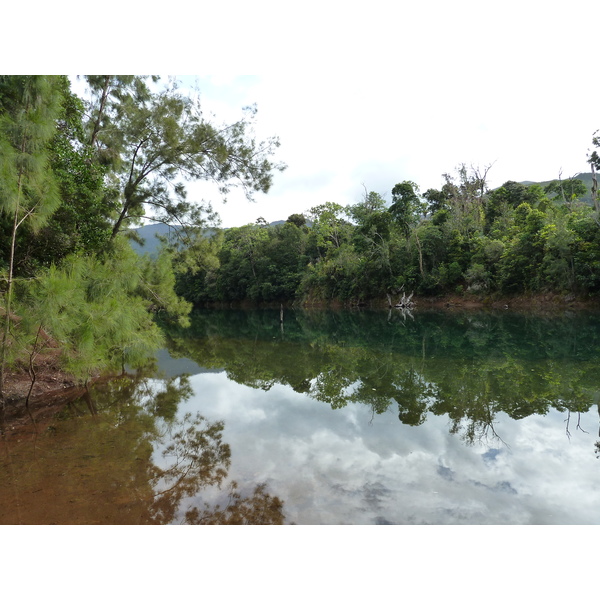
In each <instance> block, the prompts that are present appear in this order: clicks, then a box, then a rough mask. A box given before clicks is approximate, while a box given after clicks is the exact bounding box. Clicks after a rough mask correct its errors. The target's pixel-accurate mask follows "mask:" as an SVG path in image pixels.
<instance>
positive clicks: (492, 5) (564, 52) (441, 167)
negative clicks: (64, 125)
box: [1, 0, 600, 227]
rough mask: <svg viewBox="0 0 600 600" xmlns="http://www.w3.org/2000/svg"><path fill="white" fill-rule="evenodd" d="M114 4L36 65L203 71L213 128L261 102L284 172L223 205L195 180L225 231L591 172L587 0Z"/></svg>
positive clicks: (13, 41) (596, 117) (597, 117)
mask: <svg viewBox="0 0 600 600" xmlns="http://www.w3.org/2000/svg"><path fill="white" fill-rule="evenodd" d="M60 4H61V3H60V2H59V5H60ZM113 4H114V8H115V10H114V11H112V12H111V10H110V8H111V5H113ZM65 6H66V5H65ZM103 6H105V7H106V11H102V13H101V14H98V15H97V16H96V17H95V20H94V23H93V26H92V23H88V26H86V22H87V21H86V20H84V22H83V23H82V24H81V26H80V27H79V28H74V27H72V28H71V29H70V30H69V35H68V36H60V35H52V36H50V37H49V38H48V39H49V43H47V44H46V45H45V46H44V52H43V55H44V59H43V61H38V60H36V61H29V62H26V65H27V69H28V70H29V71H31V70H33V72H38V71H40V68H38V67H39V66H42V65H44V68H45V71H46V72H48V71H49V72H66V73H80V72H92V73H98V72H106V71H107V70H108V71H111V69H112V72H119V73H124V72H132V73H138V74H139V73H167V74H173V75H179V76H184V75H186V76H187V77H186V78H185V80H186V81H193V80H194V79H195V78H196V77H197V78H198V84H199V86H200V89H201V92H202V100H203V105H204V107H205V108H206V110H207V111H212V112H214V113H215V115H216V121H217V122H219V121H222V122H228V121H231V120H233V119H237V118H239V117H240V115H241V109H242V107H243V106H245V105H248V104H254V103H256V104H257V106H258V115H257V136H258V137H259V138H265V137H268V136H272V135H275V136H278V137H279V138H280V141H281V147H280V148H279V151H278V153H277V156H276V158H277V159H278V160H280V161H282V162H285V163H286V164H287V165H288V168H287V170H286V171H285V172H284V173H278V174H276V175H275V178H274V183H273V187H272V189H271V191H270V192H269V193H268V195H266V196H265V195H257V198H256V200H257V201H256V202H255V203H254V204H249V203H248V202H247V201H246V200H245V199H244V198H243V197H239V196H236V195H235V194H232V195H231V199H230V200H229V202H228V203H227V204H226V205H225V206H223V205H221V204H220V202H219V201H218V198H217V195H216V194H215V193H214V192H213V191H211V190H207V189H206V188H205V187H203V186H192V187H191V188H190V198H192V199H194V198H197V199H201V198H204V199H206V200H211V199H213V200H215V202H214V208H215V209H216V210H217V211H218V212H219V213H220V214H221V216H222V224H223V225H224V226H226V227H231V226H239V225H243V224H245V223H249V222H254V221H256V219H257V218H258V217H264V218H265V219H267V220H268V221H274V220H279V219H286V218H287V217H288V216H289V215H290V214H293V213H297V212H303V211H307V210H308V209H310V208H311V207H314V206H316V205H318V204H321V203H323V202H326V201H332V202H338V203H339V204H342V205H346V204H351V203H355V202H357V201H359V200H360V198H361V197H362V195H363V193H364V187H363V186H365V187H366V188H367V189H368V190H369V191H376V192H379V193H381V194H382V195H384V196H386V195H387V196H386V197H387V200H388V201H389V200H390V196H391V194H390V192H391V189H392V187H393V186H394V185H395V184H396V183H398V182H400V181H403V180H407V179H408V180H412V181H414V182H415V183H417V184H418V185H419V187H420V189H421V191H426V190H427V189H428V188H430V187H434V188H439V187H440V186H441V185H442V174H443V173H453V172H454V170H455V168H456V167H457V166H458V165H459V164H460V163H465V164H467V165H471V164H472V165H475V166H479V167H482V168H483V167H485V166H487V165H490V164H493V166H492V168H491V170H490V171H489V184H490V186H492V187H496V186H499V185H501V184H502V183H504V182H505V181H507V180H516V181H523V180H533V181H540V180H548V179H553V178H557V177H558V176H559V174H560V173H561V172H562V176H563V177H569V176H572V175H575V174H577V173H579V172H581V171H586V170H587V168H588V165H587V163H586V153H587V151H588V149H589V148H590V145H591V139H592V136H593V133H594V132H595V131H596V130H597V129H598V128H600V114H599V111H598V92H599V91H600V86H599V84H598V74H597V71H598V67H597V60H595V56H596V55H597V42H596V40H597V27H596V23H597V21H598V17H599V16H600V9H598V8H597V7H595V8H594V7H593V3H589V2H587V1H585V2H584V1H583V0H573V1H572V2H570V3H569V4H568V5H567V4H564V3H542V2H536V1H531V0H520V1H519V2H515V1H513V0H506V1H505V2H502V3H497V2H483V1H481V0H478V1H474V0H455V1H453V2H447V1H441V0H430V1H427V0H422V1H420V2H414V1H411V2H405V1H400V2H395V3H390V2H382V1H380V0H372V1H371V2H369V3H368V4H363V3H361V4H358V3H346V4H344V5H343V8H342V5H341V4H339V3H333V2H329V3H328V2H324V1H321V2H314V1H313V0H306V2H303V3H302V5H293V4H286V5H285V6H286V9H285V10H284V9H283V8H282V7H283V6H284V4H282V3H278V2H271V1H267V0H257V1H256V2H253V3H248V2H246V3H243V2H237V1H235V2H234V1H229V2H221V3H219V5H218V6H211V7H206V6H204V5H202V6H198V7H197V10H196V12H190V8H189V4H188V3H185V2H183V1H181V0H173V1H172V2H170V3H169V10H168V11H163V12H162V13H161V14H160V15H157V14H155V13H153V12H152V11H145V12H144V14H143V15H142V14H140V11H139V10H137V5H135V4H134V5H133V6H129V4H125V3H122V2H121V3H116V2H113V1H112V0H108V2H107V3H105V4H103ZM117 8H118V10H117ZM7 10H8V11H9V12H10V11H12V10H15V11H16V12H15V17H16V16H17V13H18V11H17V10H16V9H13V8H8V9H7ZM183 11H185V12H183ZM59 13H60V7H57V6H56V5H54V4H53V5H52V10H50V8H49V7H48V6H47V5H44V4H41V5H40V7H39V10H38V11H37V13H36V14H37V15H38V16H39V24H38V26H39V34H40V38H41V39H43V37H42V36H44V35H46V36H47V35H48V34H47V33H46V31H45V29H44V27H46V26H47V23H46V21H45V19H47V18H54V19H57V18H58V17H57V15H58V14H59ZM180 14H185V15H186V18H185V19H179V18H177V19H176V18H175V17H177V16H178V15H180ZM115 15H118V18H116V17H115ZM9 16H10V15H9ZM158 16H159V17H160V18H157V17H158ZM7 22H8V21H7ZM62 26H64V24H63V25H62ZM31 32H32V35H35V34H36V30H35V28H33V27H32V29H31ZM108 32H110V33H111V35H110V36H109V35H108ZM11 36H13V37H11ZM18 41H19V37H18V30H17V29H15V30H14V31H12V30H11V31H9V32H8V35H7V36H6V37H5V39H4V40H3V42H1V43H2V44H3V45H5V46H6V47H7V48H13V49H14V47H16V45H17V44H18ZM4 56H5V57H6V56H16V55H15V54H14V53H13V52H5V53H4ZM36 58H37V59H39V55H38V56H37V57H36ZM15 61H16V59H15ZM44 61H46V62H44ZM7 63H10V59H6V60H5V64H7ZM16 64H18V63H16ZM18 70H19V69H17V71H18ZM11 72H13V71H11ZM244 73H258V75H241V74H244Z"/></svg>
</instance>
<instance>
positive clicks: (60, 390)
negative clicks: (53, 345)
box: [0, 349, 86, 436]
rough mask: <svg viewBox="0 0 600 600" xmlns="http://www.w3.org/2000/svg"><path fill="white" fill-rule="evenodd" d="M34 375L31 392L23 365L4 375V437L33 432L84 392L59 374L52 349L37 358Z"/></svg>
mask: <svg viewBox="0 0 600 600" xmlns="http://www.w3.org/2000/svg"><path fill="white" fill-rule="evenodd" d="M35 375H36V377H35V384H34V385H33V388H32V386H31V377H30V375H29V371H28V369H27V368H26V367H25V366H24V365H20V366H16V367H15V368H14V369H13V370H11V371H9V372H7V373H6V378H5V383H4V411H2V410H1V409H0V431H1V432H2V433H3V434H4V435H7V436H12V435H15V434H17V433H20V432H23V431H25V430H29V429H30V428H31V427H33V428H35V427H36V424H38V425H39V423H41V422H43V421H44V420H47V419H49V418H50V417H51V416H52V415H54V414H55V413H56V412H57V411H58V410H60V409H61V408H62V407H63V406H64V405H65V404H66V403H68V402H71V401H73V400H75V399H77V398H79V397H81V396H82V395H83V394H84V393H85V391H86V389H85V387H84V386H81V385H78V384H77V381H76V380H75V379H74V378H73V377H71V376H69V375H67V374H65V373H64V372H62V371H61V370H60V368H59V365H58V355H57V352H56V351H55V350H53V349H52V350H50V351H49V352H46V353H45V354H41V355H40V356H38V357H37V359H36V361H35ZM30 390H31V395H30ZM28 396H29V401H28V403H27V405H26V401H27V397H28Z"/></svg>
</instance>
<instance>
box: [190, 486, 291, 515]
mask: <svg viewBox="0 0 600 600" xmlns="http://www.w3.org/2000/svg"><path fill="white" fill-rule="evenodd" d="M236 489H237V484H236V483H235V482H233V483H232V484H231V486H230V491H229V502H228V504H227V506H225V508H221V507H220V506H219V505H217V506H216V507H212V508H211V507H209V506H208V505H205V507H204V508H203V509H202V510H200V509H199V508H197V507H193V508H191V509H190V510H188V511H187V512H186V513H185V523H188V524H191V525H283V523H284V515H283V502H282V501H281V500H280V499H279V498H278V497H277V496H271V495H270V494H268V493H267V492H266V484H264V483H262V484H260V485H257V486H256V488H255V489H254V492H253V493H252V495H251V496H248V497H246V498H243V497H242V496H241V495H240V494H239V493H238V492H237V491H236Z"/></svg>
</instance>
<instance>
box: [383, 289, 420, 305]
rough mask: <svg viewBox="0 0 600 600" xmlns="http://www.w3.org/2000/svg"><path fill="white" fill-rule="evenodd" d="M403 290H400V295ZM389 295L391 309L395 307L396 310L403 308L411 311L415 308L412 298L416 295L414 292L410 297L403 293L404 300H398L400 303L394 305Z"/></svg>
mask: <svg viewBox="0 0 600 600" xmlns="http://www.w3.org/2000/svg"><path fill="white" fill-rule="evenodd" d="M400 291H401V290H398V293H400ZM386 295H387V299H388V305H389V307H390V308H392V307H394V308H402V309H411V308H414V307H415V303H414V302H413V301H412V297H413V295H414V292H411V293H410V295H409V296H407V295H406V293H405V292H402V298H400V300H398V302H397V303H396V304H394V303H393V302H392V296H391V295H390V294H386Z"/></svg>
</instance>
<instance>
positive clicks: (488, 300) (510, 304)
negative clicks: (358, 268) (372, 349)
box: [198, 293, 600, 313]
mask: <svg viewBox="0 0 600 600" xmlns="http://www.w3.org/2000/svg"><path fill="white" fill-rule="evenodd" d="M400 298H401V297H393V298H392V302H393V303H395V302H398V301H399V300H400ZM411 301H412V303H413V305H414V311H415V312H418V311H419V310H420V309H440V310H445V309H450V310H451V309H464V310H514V311H518V312H522V311H527V312H544V313H547V312H561V311H564V310H600V297H593V298H589V297H587V298H583V297H577V296H575V295H573V294H554V293H547V294H536V295H527V296H480V295H474V294H464V295H446V296H412V297H411ZM282 306H283V308H284V309H291V308H299V309H303V308H306V309H360V308H374V309H379V308H381V309H387V308H389V302H388V299H387V298H386V297H384V298H376V299H371V300H368V301H360V302H358V301H347V302H344V301H341V300H329V301H327V300H322V299H316V298H310V299H304V300H302V301H298V300H297V301H293V302H289V301H286V302H282V303H279V302H258V303H257V302H251V301H248V300H243V301H237V302H214V303H206V304H203V305H202V306H201V307H202V308H217V309H227V308H235V309H256V308H270V309H279V308H280V307H282ZM198 308H200V306H199V307H198Z"/></svg>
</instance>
